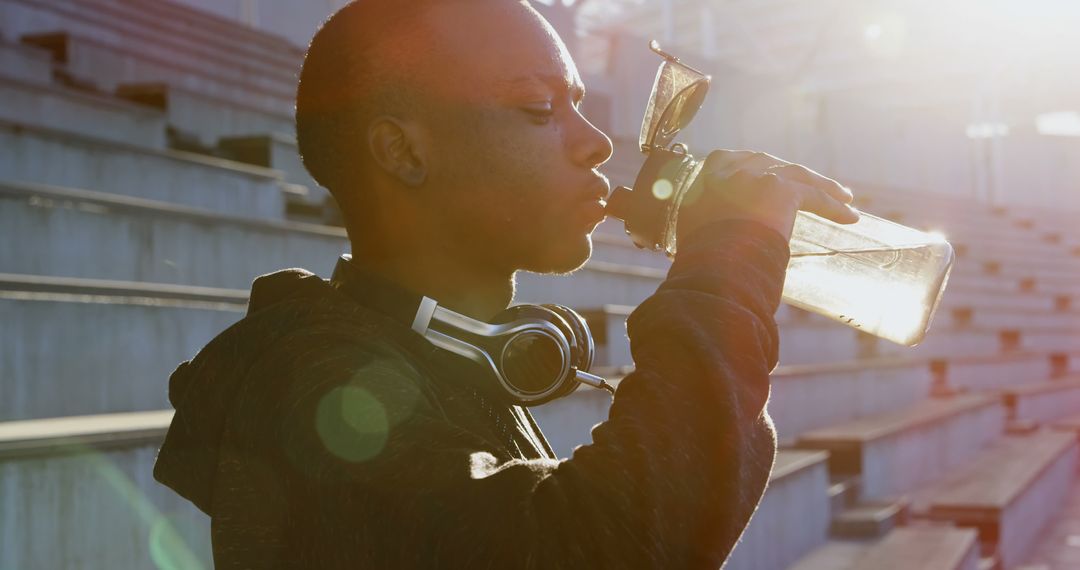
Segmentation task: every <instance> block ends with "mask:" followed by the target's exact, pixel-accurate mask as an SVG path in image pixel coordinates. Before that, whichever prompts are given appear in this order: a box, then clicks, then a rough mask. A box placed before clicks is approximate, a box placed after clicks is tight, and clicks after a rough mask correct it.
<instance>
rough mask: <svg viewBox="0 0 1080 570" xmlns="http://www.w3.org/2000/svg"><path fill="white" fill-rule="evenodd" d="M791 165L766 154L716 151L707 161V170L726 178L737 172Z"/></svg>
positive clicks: (710, 154) (742, 151) (745, 151)
mask: <svg viewBox="0 0 1080 570" xmlns="http://www.w3.org/2000/svg"><path fill="white" fill-rule="evenodd" d="M786 164H791V163H790V162H788V161H786V160H782V159H779V158H777V157H775V156H773V155H771V154H768V153H764V152H754V151H749V150H724V149H721V150H714V151H712V152H710V153H709V156H708V157H706V159H705V167H704V168H705V170H706V171H707V172H711V173H714V174H718V175H721V176H726V175H728V174H730V173H732V172H734V171H736V170H757V171H762V172H763V171H765V170H767V169H769V168H771V167H773V166H783V165H786Z"/></svg>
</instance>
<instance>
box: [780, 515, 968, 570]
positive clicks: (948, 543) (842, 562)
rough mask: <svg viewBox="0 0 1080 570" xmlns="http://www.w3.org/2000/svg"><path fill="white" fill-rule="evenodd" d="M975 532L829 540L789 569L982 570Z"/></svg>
mask: <svg viewBox="0 0 1080 570" xmlns="http://www.w3.org/2000/svg"><path fill="white" fill-rule="evenodd" d="M980 568H981V567H980V565H979V542H978V539H977V535H976V533H975V531H973V530H970V529H958V528H952V527H948V526H936V525H935V526H929V525H922V526H911V527H902V528H897V529H894V530H892V531H891V532H890V533H889V534H888V535H886V536H885V538H884V539H882V540H880V541H876V542H871V543H868V542H858V541H838V540H834V541H830V542H829V543H828V544H826V545H825V546H822V547H821V548H819V549H817V550H815V551H814V552H812V553H811V554H809V555H807V556H805V557H804V558H802V559H801V560H799V561H798V562H797V563H796V564H794V565H793V566H790V567H789V568H788V570H914V569H925V570H931V569H932V570H980Z"/></svg>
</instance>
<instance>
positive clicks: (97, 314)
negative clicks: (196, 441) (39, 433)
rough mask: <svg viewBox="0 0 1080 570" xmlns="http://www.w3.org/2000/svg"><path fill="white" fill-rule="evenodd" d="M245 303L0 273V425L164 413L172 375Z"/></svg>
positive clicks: (162, 288)
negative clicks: (52, 419)
mask: <svg viewBox="0 0 1080 570" xmlns="http://www.w3.org/2000/svg"><path fill="white" fill-rule="evenodd" d="M246 303H247V292H246V291H235V290H221V289H207V288H200V287H185V286H177V285H154V284H147V283H128V282H111V281H97V280H86V279H64V278H47V277H41V276H32V275H7V274H0V321H3V322H4V323H5V324H6V325H7V326H5V327H0V362H3V366H2V370H3V374H2V375H0V392H2V393H3V394H4V398H2V399H0V421H10V420H25V419H35V418H49V417H60V416H68V415H87V414H101V413H113V412H134V411H143V410H154V409H161V408H165V407H168V405H169V404H168V399H167V392H168V377H169V375H170V374H171V373H172V371H173V370H174V369H175V368H176V366H177V365H178V364H179V363H180V362H183V361H185V360H189V359H191V358H193V357H194V356H195V354H196V353H197V352H198V351H199V350H200V349H201V348H202V347H203V346H204V345H205V344H206V343H207V342H209V341H210V339H212V338H213V337H214V336H216V335H217V334H218V333H219V332H221V331H223V330H225V329H226V328H227V327H228V326H230V325H232V324H233V323H234V322H235V321H237V320H239V319H240V318H241V317H243V315H244V312H245V311H246V309H247V305H246ZM57 347H62V350H57Z"/></svg>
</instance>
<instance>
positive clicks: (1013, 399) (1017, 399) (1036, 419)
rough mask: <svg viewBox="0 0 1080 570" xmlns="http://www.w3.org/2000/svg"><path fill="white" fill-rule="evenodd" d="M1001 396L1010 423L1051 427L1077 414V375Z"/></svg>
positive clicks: (1079, 382)
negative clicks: (1007, 411)
mask: <svg viewBox="0 0 1080 570" xmlns="http://www.w3.org/2000/svg"><path fill="white" fill-rule="evenodd" d="M1002 396H1003V397H1004V399H1005V400H1004V401H1005V406H1006V407H1007V408H1008V410H1009V420H1010V421H1014V422H1022V423H1030V424H1036V425H1053V424H1055V423H1056V422H1057V421H1059V420H1062V419H1064V418H1067V417H1069V416H1071V415H1073V414H1077V413H1080V376H1076V375H1073V376H1069V377H1066V378H1060V379H1057V380H1051V381H1049V382H1039V383H1033V384H1025V385H1023V386H1016V387H1013V388H1008V389H1006V390H1004V391H1003V392H1002Z"/></svg>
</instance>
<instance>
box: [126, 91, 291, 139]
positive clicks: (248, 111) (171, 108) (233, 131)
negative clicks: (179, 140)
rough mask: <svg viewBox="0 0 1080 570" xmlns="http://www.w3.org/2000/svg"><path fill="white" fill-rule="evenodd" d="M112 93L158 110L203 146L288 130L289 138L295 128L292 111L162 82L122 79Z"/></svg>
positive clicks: (170, 122) (176, 129) (169, 122)
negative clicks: (277, 111) (278, 110)
mask: <svg viewBox="0 0 1080 570" xmlns="http://www.w3.org/2000/svg"><path fill="white" fill-rule="evenodd" d="M116 95H117V96H118V97H120V98H122V99H127V100H130V101H134V102H136V103H140V104H143V105H147V106H150V107H154V108H156V109H159V110H161V111H162V112H163V113H164V114H165V117H166V120H167V122H168V124H169V126H170V127H172V128H173V129H174V130H175V131H177V132H180V133H184V134H185V135H187V136H191V137H194V139H195V140H196V141H197V142H198V143H199V144H200V145H201V146H204V147H207V148H213V147H215V146H216V145H217V143H218V139H221V138H224V137H239V136H253V135H263V134H266V133H288V134H289V135H290V138H291V134H292V133H293V132H294V130H295V119H294V118H293V116H292V115H285V114H274V113H269V112H267V111H265V110H262V109H259V108H255V107H251V106H249V105H247V104H244V103H238V102H235V101H230V100H228V99H224V98H218V97H212V96H208V95H204V94H202V93H198V92H195V91H191V90H189V89H184V88H182V87H177V86H175V85H168V84H166V83H125V84H121V85H119V86H117V88H116ZM293 152H294V153H295V152H296V150H295V144H294V145H293Z"/></svg>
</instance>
